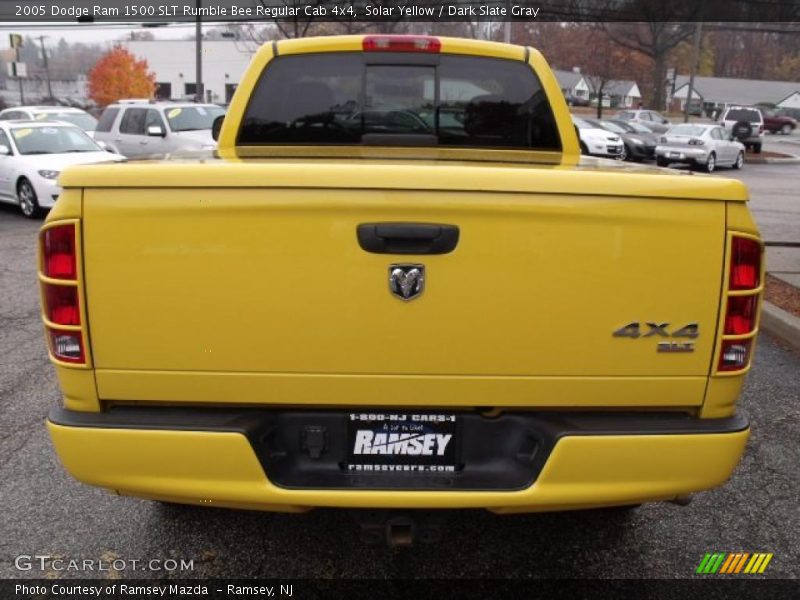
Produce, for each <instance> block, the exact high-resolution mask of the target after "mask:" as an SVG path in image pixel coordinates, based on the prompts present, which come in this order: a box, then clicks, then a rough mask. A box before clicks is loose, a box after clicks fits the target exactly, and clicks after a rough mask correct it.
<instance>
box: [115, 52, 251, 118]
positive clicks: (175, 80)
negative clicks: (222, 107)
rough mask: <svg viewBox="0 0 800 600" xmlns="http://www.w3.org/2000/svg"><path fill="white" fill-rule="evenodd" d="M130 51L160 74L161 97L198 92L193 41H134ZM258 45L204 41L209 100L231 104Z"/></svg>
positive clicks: (205, 76) (158, 93) (204, 79)
mask: <svg viewBox="0 0 800 600" xmlns="http://www.w3.org/2000/svg"><path fill="white" fill-rule="evenodd" d="M124 46H125V47H126V48H127V49H128V51H129V52H131V53H132V54H134V55H135V56H136V57H137V58H139V59H144V60H146V61H147V65H148V68H149V69H150V71H152V72H153V73H155V76H156V83H157V88H156V96H157V97H158V98H164V99H173V100H180V99H184V98H187V97H192V98H193V97H194V94H195V43H194V41H193V40H132V41H128V42H125V43H124ZM256 50H258V46H256V45H255V44H252V43H247V42H240V41H232V40H221V41H203V87H204V89H205V99H206V101H207V102H215V103H219V104H227V103H228V102H230V99H231V97H232V96H233V92H234V90H236V86H237V85H238V84H239V79H241V77H242V75H243V74H244V71H245V70H246V69H247V65H248V64H249V63H250V59H251V58H252V56H253V54H254V53H255V51H256Z"/></svg>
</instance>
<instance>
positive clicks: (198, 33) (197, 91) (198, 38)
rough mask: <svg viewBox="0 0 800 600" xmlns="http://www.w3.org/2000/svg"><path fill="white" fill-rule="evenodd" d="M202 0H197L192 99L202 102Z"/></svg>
mask: <svg viewBox="0 0 800 600" xmlns="http://www.w3.org/2000/svg"><path fill="white" fill-rule="evenodd" d="M202 5H203V0H197V24H196V26H195V34H194V38H195V44H194V52H195V78H194V99H195V101H196V102H203V95H204V94H203V25H202V17H201V16H200V8H201V7H202Z"/></svg>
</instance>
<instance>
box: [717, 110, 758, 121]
mask: <svg viewBox="0 0 800 600" xmlns="http://www.w3.org/2000/svg"><path fill="white" fill-rule="evenodd" d="M725 120H726V121H747V122H748V123H758V122H760V121H761V115H760V114H759V113H758V111H757V110H754V109H752V108H732V109H730V110H729V111H728V114H727V115H725Z"/></svg>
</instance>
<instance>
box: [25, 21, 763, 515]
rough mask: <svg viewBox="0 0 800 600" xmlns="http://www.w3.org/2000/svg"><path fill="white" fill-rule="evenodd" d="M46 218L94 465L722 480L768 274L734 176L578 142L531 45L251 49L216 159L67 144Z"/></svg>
mask: <svg viewBox="0 0 800 600" xmlns="http://www.w3.org/2000/svg"><path fill="white" fill-rule="evenodd" d="M60 183H61V185H62V186H63V188H64V191H63V194H62V195H61V197H60V198H59V200H58V203H57V204H56V206H55V208H54V209H53V210H52V211H51V212H50V214H49V217H48V218H47V221H46V222H45V224H44V226H43V227H42V231H41V251H40V264H39V280H40V284H41V290H42V316H43V320H44V325H45V330H46V337H47V342H48V347H49V353H50V358H51V359H52V362H53V364H54V365H55V369H56V372H57V375H58V379H59V382H60V387H61V390H62V393H63V403H61V405H60V406H58V407H55V408H53V410H52V411H51V413H50V415H49V419H48V428H49V431H50V434H51V436H52V440H53V443H54V446H55V449H56V452H57V453H58V455H59V457H60V459H61V461H62V462H63V464H64V466H65V467H66V469H67V470H68V471H69V472H70V473H71V474H72V475H73V476H75V477H76V478H77V479H79V480H80V481H83V482H85V483H88V484H92V485H96V486H102V487H104V488H108V489H109V490H112V491H114V492H116V493H119V494H123V495H131V496H138V497H144V498H150V499H154V500H160V501H166V502H179V503H190V504H198V505H206V506H223V507H233V508H251V509H263V510H275V511H301V510H306V509H308V508H313V507H348V508H385V509H412V508H425V509H432V508H476V507H482V508H487V509H489V510H492V511H495V512H524V511H551V510H564V509H579V508H589V507H599V506H615V505H620V506H622V505H632V504H637V503H642V502H648V501H662V500H671V499H676V498H679V497H683V496H684V495H687V494H690V493H692V492H696V491H699V490H706V489H710V488H713V487H715V486H719V485H721V484H722V483H723V482H725V481H726V480H727V479H728V477H729V476H730V475H731V473H732V472H733V470H734V468H735V466H736V464H737V463H738V461H739V459H740V457H741V455H742V453H743V451H744V448H745V443H746V441H747V438H748V435H749V425H748V421H747V418H746V417H745V416H744V415H743V414H742V413H741V412H737V410H736V404H737V399H738V397H739V393H740V390H741V387H742V383H743V381H744V378H745V374H746V373H747V371H748V370H749V368H750V361H751V357H752V355H753V350H754V344H755V337H756V333H757V331H758V315H759V306H760V302H761V293H762V289H763V261H762V242H761V239H760V237H759V233H758V230H757V229H756V226H755V224H754V222H753V220H752V218H751V216H750V213H749V212H748V209H747V204H746V201H747V199H748V195H747V190H746V188H745V187H744V186H743V185H742V184H741V183H740V182H739V181H735V180H729V179H723V178H715V177H709V176H702V175H695V174H691V173H677V172H674V171H668V170H666V169H658V168H650V167H643V166H639V165H631V164H624V163H621V162H618V161H611V160H603V159H596V158H591V157H581V156H580V152H579V147H578V140H577V137H576V134H575V130H574V128H573V126H572V122H571V120H570V115H569V112H568V109H567V105H566V102H565V101H564V97H563V95H562V94H561V92H560V90H559V86H558V83H557V81H556V80H555V78H554V76H553V74H552V72H551V71H550V68H549V67H548V66H547V64H546V62H545V60H544V58H543V57H542V56H541V55H540V54H539V53H538V52H537V51H536V50H534V49H532V48H527V47H520V46H513V45H505V44H497V43H491V42H483V41H473V40H465V39H450V38H435V37H417V36H384V35H367V36H345V37H326V38H305V39H295V40H284V41H279V42H273V43H269V44H266V45H265V46H264V47H263V48H261V50H260V51H259V52H258V53H257V55H256V56H255V57H254V59H253V61H252V63H251V65H250V67H249V70H248V71H247V73H246V74H245V76H244V78H243V79H242V81H241V84H240V85H239V87H238V89H237V91H236V94H235V97H234V98H233V101H232V103H231V105H230V108H229V111H228V113H227V116H226V117H225V119H224V123H223V124H222V126H221V131H220V132H219V148H218V150H217V152H216V153H207V154H202V155H199V156H194V157H189V156H187V157H171V158H170V159H168V160H143V161H130V162H127V163H120V164H107V165H95V166H91V167H83V166H80V167H73V168H70V169H68V170H66V171H65V172H64V173H63V174H62V176H61V180H60Z"/></svg>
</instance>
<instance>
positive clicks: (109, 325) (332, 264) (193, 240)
mask: <svg viewBox="0 0 800 600" xmlns="http://www.w3.org/2000/svg"><path fill="white" fill-rule="evenodd" d="M84 219H85V220H84V234H83V235H84V244H85V250H84V251H85V265H86V293H87V294H86V295H87V302H88V313H89V315H90V317H89V319H90V328H91V329H90V336H91V348H92V354H93V360H94V366H95V368H96V369H97V370H98V385H99V388H100V393H101V395H103V393H104V383H105V384H106V386H105V387H106V391H107V392H108V394H109V395H111V396H113V395H114V392H113V391H112V390H113V389H114V388H115V386H114V385H113V380H114V378H113V377H111V376H110V375H111V374H112V373H113V372H114V371H115V370H120V372H119V373H118V375H119V376H124V373H123V372H121V370H124V371H125V372H127V373H128V374H129V375H133V374H138V375H142V374H144V373H145V372H149V373H150V374H155V372H156V371H161V372H173V373H182V374H183V375H184V377H183V380H184V381H185V380H186V377H185V375H186V374H187V373H195V374H198V375H199V374H200V373H206V374H249V375H255V374H273V375H277V374H280V375H287V376H292V375H294V376H296V375H303V374H307V375H309V376H324V375H335V376H346V377H348V378H350V379H352V378H358V377H371V376H373V380H372V381H373V382H374V381H376V380H375V379H374V376H385V377H386V379H385V385H386V387H390V386H391V385H393V382H396V379H395V377H393V376H434V377H456V378H458V377H476V376H480V377H486V378H500V379H507V380H508V381H511V380H512V379H514V378H517V379H525V378H534V379H535V378H541V379H548V378H549V379H555V380H558V379H560V378H567V379H569V378H587V377H593V378H630V379H629V381H631V382H632V381H633V380H634V379H636V378H655V379H656V380H660V381H662V382H663V381H664V380H665V379H669V378H674V379H673V381H674V382H675V383H676V384H678V383H679V382H681V383H682V384H685V383H686V382H687V381H693V382H694V383H695V384H696V385H691V386H689V388H690V389H691V390H692V394H693V396H694V397H686V390H687V389H689V388H687V386H686V385H682V387H680V389H681V390H683V392H682V393H683V394H684V397H681V398H674V399H672V400H671V401H670V402H669V403H680V404H689V405H692V404H699V403H701V402H702V393H703V389H704V385H703V381H704V378H705V377H706V376H707V375H708V371H709V365H710V361H711V355H712V349H713V342H714V336H715V326H716V322H717V316H718V309H719V300H718V299H719V290H720V285H721V281H720V277H721V275H720V274H721V272H722V269H721V265H722V263H723V251H724V243H723V240H724V230H725V203H724V202H720V201H697V200H692V201H687V200H665V199H632V198H626V197H591V196H566V197H565V196H560V195H553V194H531V193H528V194H519V193H518V194H509V193H492V192H473V193H465V192H446V191H408V190H402V191H387V190H352V189H327V190H315V189H305V190H304V189H161V190H159V189H89V190H86V192H85V198H84ZM365 222H429V223H446V224H454V225H457V226H458V227H459V229H460V240H459V243H458V245H457V247H456V249H455V250H454V251H453V252H451V253H449V254H442V255H424V256H417V255H413V256H401V255H387V254H373V253H369V252H366V251H365V250H363V249H362V248H361V247H360V246H359V243H358V240H357V237H356V229H357V226H358V225H359V224H361V223H365ZM393 263H421V264H424V265H425V269H426V276H425V278H426V284H425V289H424V292H423V293H422V294H421V295H420V296H419V297H418V298H416V299H414V300H412V301H402V300H399V299H398V298H397V297H395V296H393V295H392V294H391V293H390V291H389V286H388V275H389V272H388V271H389V266H390V265H391V264H393ZM632 322H639V323H641V326H642V330H641V332H642V334H645V333H647V332H648V329H647V328H646V327H645V323H647V322H651V323H655V324H662V323H669V325H668V326H667V327H666V328H665V331H666V332H667V333H671V332H673V331H676V330H677V329H679V328H681V327H683V326H685V325H687V324H691V323H697V324H698V326H699V336H698V337H697V338H696V339H691V340H683V341H691V342H694V351H693V352H683V353H664V352H657V344H658V343H659V342H663V341H664V340H668V339H669V338H665V337H664V336H663V335H662V333H660V332H656V334H655V335H651V336H644V335H642V336H640V337H638V338H634V337H615V336H614V335H613V333H614V331H616V330H618V329H619V328H621V327H623V326H625V325H627V324H629V323H632ZM103 372H107V373H108V374H109V376H108V377H105V378H104V377H103V376H102V374H103ZM157 380H158V379H157V378H156V379H154V381H157ZM177 380H178V381H179V380H180V378H178V379H177ZM293 380H297V381H301V380H302V378H297V377H295V378H294V379H293ZM196 381H199V380H196ZM209 381H210V380H209ZM215 381H216V380H215ZM378 381H380V379H379V380H378ZM231 382H232V380H231ZM654 383H655V381H654ZM218 384H219V382H217V385H218ZM122 387H124V386H122ZM156 387H158V386H156ZM167 387H169V386H167ZM179 387H180V386H179ZM191 387H194V388H197V387H202V386H198V385H197V384H196V383H195V385H193V386H191ZM234 388H235V386H233V387H232V388H231V390H233V389H234ZM371 389H373V390H375V389H378V390H379V389H381V386H380V385H377V388H376V387H375V386H373V387H372V388H371ZM639 389H642V388H641V386H640V388H639ZM645 389H646V388H645ZM229 393H230V394H231V396H229V397H225V398H224V400H226V401H227V400H230V401H235V400H236V398H235V396H236V392H234V391H230V392H229ZM493 393H494V392H493ZM139 394H140V396H142V392H141V390H140V391H139ZM159 394H162V395H163V396H170V395H171V392H169V391H168V390H164V391H163V392H159V391H153V392H152V395H153V399H157V398H158V396H159ZM184 394H186V395H187V398H185V399H187V400H188V399H189V398H188V392H187V393H184V392H181V393H176V396H179V397H181V398H183V395H184ZM287 394H288V396H287V400H288V401H292V394H291V393H288V392H287ZM150 395H151V394H147V393H144V394H143V397H145V398H147V397H148V396H150ZM199 395H200V396H203V394H199ZM218 395H219V396H220V397H219V399H220V400H222V399H223V398H222V395H223V394H222V392H218ZM378 395H380V394H378ZM574 395H575V394H571V396H574ZM215 397H216V396H215ZM658 397H659V398H663V393H659V394H658ZM270 400H271V401H278V400H279V399H278V398H274V397H272V396H270ZM243 401H253V399H252V398H250V397H249V396H248V398H246V399H244V400H243ZM339 401H340V402H341V399H339ZM498 401H499V399H486V403H487V404H491V403H493V402H498ZM587 401H588V400H587ZM320 402H325V399H323V398H320ZM637 402H638V403H640V404H651V403H657V404H663V403H664V402H665V401H664V400H663V399H662V400H659V399H658V398H656V397H653V398H641V397H640V398H638V400H637ZM529 403H530V404H532V405H536V404H552V403H555V404H560V402H559V401H558V400H557V399H555V400H554V399H553V398H552V397H551V398H546V397H539V396H538V395H537V396H536V397H530V398H529ZM590 403H594V402H591V401H590ZM613 403H614V404H616V403H617V402H613Z"/></svg>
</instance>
